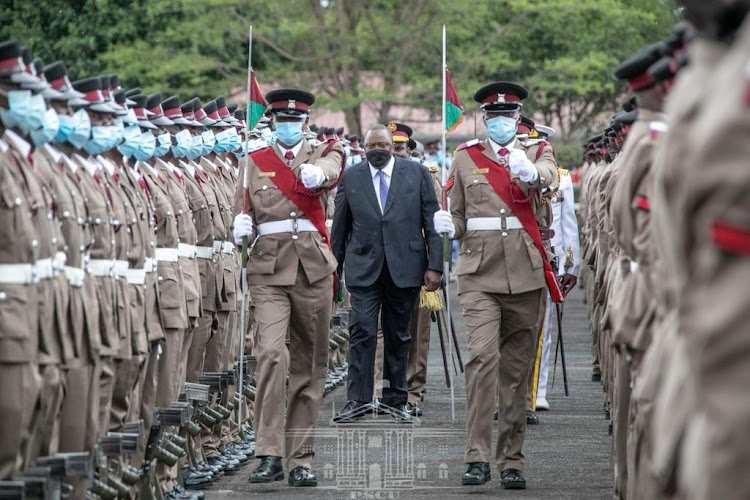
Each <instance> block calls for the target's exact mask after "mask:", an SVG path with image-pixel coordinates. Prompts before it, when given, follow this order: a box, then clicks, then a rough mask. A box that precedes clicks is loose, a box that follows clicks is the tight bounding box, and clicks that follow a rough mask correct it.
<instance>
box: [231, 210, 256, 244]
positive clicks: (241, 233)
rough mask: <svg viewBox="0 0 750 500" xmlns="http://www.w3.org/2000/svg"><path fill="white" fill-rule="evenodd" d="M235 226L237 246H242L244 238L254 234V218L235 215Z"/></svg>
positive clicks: (245, 215) (233, 232)
mask: <svg viewBox="0 0 750 500" xmlns="http://www.w3.org/2000/svg"><path fill="white" fill-rule="evenodd" d="M233 226H234V228H233V229H232V236H233V237H234V242H235V243H237V245H242V238H244V237H245V236H248V237H249V236H250V235H251V234H253V218H252V217H250V216H249V215H247V214H237V215H235V216H234V224H233Z"/></svg>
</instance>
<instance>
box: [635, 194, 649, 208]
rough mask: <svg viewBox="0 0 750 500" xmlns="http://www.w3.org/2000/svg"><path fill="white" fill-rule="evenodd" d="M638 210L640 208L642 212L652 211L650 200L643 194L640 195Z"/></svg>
mask: <svg viewBox="0 0 750 500" xmlns="http://www.w3.org/2000/svg"><path fill="white" fill-rule="evenodd" d="M638 208H640V209H641V210H647V211H651V202H649V201H648V198H646V197H645V196H643V195H642V194H639V195H638Z"/></svg>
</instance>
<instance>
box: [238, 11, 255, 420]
mask: <svg viewBox="0 0 750 500" xmlns="http://www.w3.org/2000/svg"><path fill="white" fill-rule="evenodd" d="M252 63H253V25H252V24H251V25H250V29H249V31H248V34H247V107H246V108H245V113H247V116H245V170H244V172H243V175H242V190H243V191H242V213H243V214H247V215H250V174H249V170H250V169H249V166H250V165H249V163H250V159H249V157H248V148H249V145H250V144H249V141H250V103H251V102H253V100H252V96H251V95H250V93H251V92H252V89H253V86H252V85H251V79H252V76H251V75H252V72H253V64H252ZM248 239H249V238H248V237H247V236H244V237H243V238H242V278H241V280H242V281H241V286H242V310H241V311H240V352H239V354H238V357H239V360H238V361H239V367H240V369H239V372H240V373H239V379H240V397H242V389H243V387H242V386H243V384H244V382H245V370H244V368H245V367H244V362H245V322H246V321H247V318H246V317H245V316H246V312H245V311H246V310H247V301H248V293H247V244H248ZM237 427H239V429H240V433H242V405H241V404H240V405H239V408H237Z"/></svg>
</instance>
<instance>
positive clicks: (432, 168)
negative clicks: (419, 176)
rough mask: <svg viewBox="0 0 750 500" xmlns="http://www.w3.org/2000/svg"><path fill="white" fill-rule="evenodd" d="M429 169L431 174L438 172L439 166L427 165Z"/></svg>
mask: <svg viewBox="0 0 750 500" xmlns="http://www.w3.org/2000/svg"><path fill="white" fill-rule="evenodd" d="M427 170H429V171H430V173H431V174H436V173H438V168H437V167H427Z"/></svg>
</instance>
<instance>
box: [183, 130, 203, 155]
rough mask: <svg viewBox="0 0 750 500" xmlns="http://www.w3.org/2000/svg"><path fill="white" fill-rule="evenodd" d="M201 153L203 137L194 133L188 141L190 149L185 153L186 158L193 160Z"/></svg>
mask: <svg viewBox="0 0 750 500" xmlns="http://www.w3.org/2000/svg"><path fill="white" fill-rule="evenodd" d="M201 153H203V138H202V137H201V136H199V135H194V136H193V138H192V142H191V143H190V151H189V152H188V154H187V157H188V160H195V159H196V158H198V157H199V156H200V155H201Z"/></svg>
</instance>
